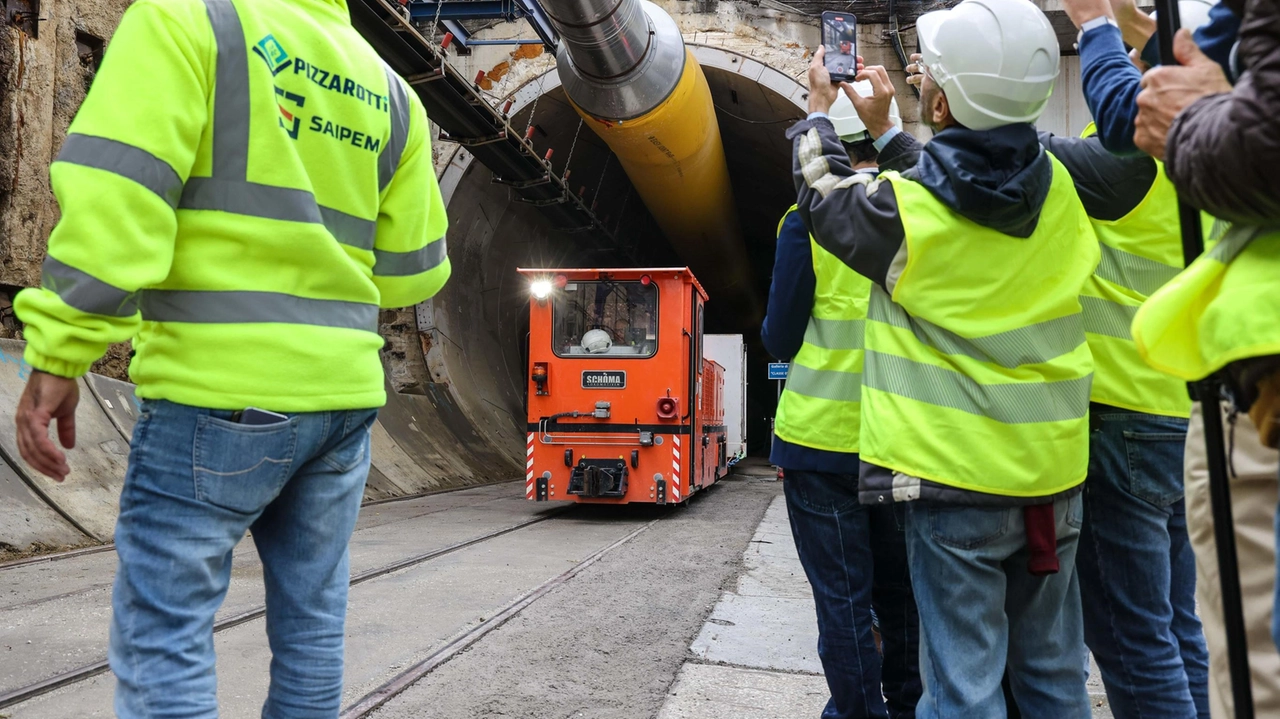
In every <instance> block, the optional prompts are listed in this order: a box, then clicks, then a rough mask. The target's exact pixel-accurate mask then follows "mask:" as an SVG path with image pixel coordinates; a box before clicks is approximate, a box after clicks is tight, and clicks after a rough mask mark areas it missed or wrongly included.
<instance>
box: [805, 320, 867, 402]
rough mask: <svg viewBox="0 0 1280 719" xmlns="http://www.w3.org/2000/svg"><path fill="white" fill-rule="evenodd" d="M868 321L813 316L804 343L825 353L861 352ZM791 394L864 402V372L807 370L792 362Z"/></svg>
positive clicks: (838, 400) (837, 400)
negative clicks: (826, 351)
mask: <svg viewBox="0 0 1280 719" xmlns="http://www.w3.org/2000/svg"><path fill="white" fill-rule="evenodd" d="M864 327H865V325H864V320H833V319H819V318H817V317H813V316H810V317H809V325H808V327H806V328H805V332H804V343H805V344H807V345H813V346H814V347H818V348H820V349H824V350H835V351H839V350H860V349H862V339H863V330H864ZM786 388H787V391H789V392H795V393H796V394H802V395H804V396H806V397H816V398H818V399H827V400H832V401H836V402H859V401H861V399H862V373H860V372H842V371H840V370H824V369H815V368H813V367H806V366H805V365H803V364H800V363H799V362H797V361H796V360H792V361H791V368H790V369H789V370H788V372H787V387H786Z"/></svg>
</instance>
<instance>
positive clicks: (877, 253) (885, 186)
mask: <svg viewBox="0 0 1280 719" xmlns="http://www.w3.org/2000/svg"><path fill="white" fill-rule="evenodd" d="M787 136H788V137H790V138H791V139H792V141H793V143H794V144H793V148H792V153H793V154H792V166H793V173H794V177H795V183H796V205H797V207H798V210H799V212H800V216H801V217H803V218H804V221H805V224H806V225H807V226H808V227H809V230H810V231H811V232H812V233H813V238H814V240H815V241H816V242H817V243H818V245H819V246H821V247H822V248H823V249H825V250H826V251H827V252H830V253H831V254H833V255H835V256H836V257H838V258H839V259H840V260H841V261H842V262H844V263H845V264H846V265H847V266H848V267H849V268H851V269H852V270H853V271H854V272H857V273H859V274H861V275H862V276H864V277H866V278H868V279H870V280H871V281H873V282H877V283H879V284H881V285H882V286H883V285H884V284H885V283H886V281H887V277H888V275H889V268H890V266H891V265H892V262H893V258H894V256H895V255H896V254H897V252H898V250H899V249H901V247H902V243H903V241H904V237H905V232H904V230H903V228H902V219H901V218H900V217H899V216H898V203H897V199H896V197H895V195H894V192H893V186H892V184H891V183H889V182H884V181H882V180H878V179H875V178H874V177H872V176H871V175H870V174H868V173H857V172H855V171H854V170H853V167H852V165H851V164H850V162H849V156H848V155H847V154H846V153H845V150H844V145H842V144H841V143H840V138H839V136H837V135H836V132H835V128H834V127H832V125H831V123H830V122H829V121H828V120H825V119H817V120H812V121H810V120H802V121H800V122H799V123H797V124H796V125H795V126H793V127H792V128H791V129H790V130H788V131H787Z"/></svg>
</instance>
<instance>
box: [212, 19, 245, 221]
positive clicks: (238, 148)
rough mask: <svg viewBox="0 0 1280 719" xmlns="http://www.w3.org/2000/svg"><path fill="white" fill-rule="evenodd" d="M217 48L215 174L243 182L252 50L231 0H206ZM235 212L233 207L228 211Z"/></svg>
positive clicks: (214, 100)
mask: <svg viewBox="0 0 1280 719" xmlns="http://www.w3.org/2000/svg"><path fill="white" fill-rule="evenodd" d="M204 4H205V10H206V11H207V12H208V13H209V24H210V25H212V26H213V40H214V43H215V44H216V45H217V48H218V64H217V69H216V73H215V81H214V88H213V176H214V177H216V178H218V179H221V180H240V181H243V180H244V179H245V177H247V176H248V170H249V50H248V48H246V47H245V43H244V29H243V28H241V27H240V15H239V14H238V13H236V7H235V5H233V4H231V0H204ZM227 211H228V212H233V211H234V210H227Z"/></svg>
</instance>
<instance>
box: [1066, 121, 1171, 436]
mask: <svg viewBox="0 0 1280 719" xmlns="http://www.w3.org/2000/svg"><path fill="white" fill-rule="evenodd" d="M1092 134H1094V130H1093V125H1092V124H1090V126H1089V128H1087V129H1086V130H1085V131H1084V134H1083V135H1082V136H1083V137H1088V136H1090V135H1092ZM1090 220H1091V222H1092V223H1093V230H1094V233H1095V234H1097V237H1098V246H1099V248H1100V249H1101V251H1102V261H1101V262H1100V263H1099V265H1098V269H1097V270H1096V271H1095V272H1094V273H1093V276H1092V277H1090V278H1089V281H1088V282H1087V283H1086V284H1085V286H1084V291H1083V292H1082V293H1081V297H1080V304H1081V306H1082V307H1083V308H1084V329H1085V333H1086V336H1087V337H1088V339H1089V349H1090V350H1091V351H1092V352H1093V362H1094V376H1093V393H1092V399H1093V401H1095V402H1100V403H1102V404H1106V405H1110V406H1113V407H1123V408H1125V409H1131V410H1134V411H1137V412H1147V413H1150V414H1159V415H1167V416H1171V417H1187V416H1189V415H1190V414H1191V399H1190V397H1189V396H1188V395H1187V388H1186V385H1185V384H1183V383H1182V382H1180V381H1178V380H1177V379H1176V378H1174V377H1171V376H1169V375H1167V374H1165V373H1163V372H1158V371H1156V370H1154V369H1152V368H1151V367H1150V366H1148V365H1147V363H1146V362H1144V361H1143V360H1142V357H1140V356H1139V355H1138V348H1137V347H1136V346H1135V345H1134V343H1133V336H1132V335H1131V334H1130V332H1129V327H1130V325H1132V324H1133V317H1134V315H1136V314H1137V312H1138V308H1139V307H1140V306H1142V303H1143V302H1145V301H1146V299H1147V297H1149V296H1150V295H1151V294H1152V293H1153V292H1155V291H1156V290H1158V289H1160V287H1162V286H1163V285H1164V284H1165V283H1166V282H1168V281H1169V280H1172V279H1173V278H1174V277H1176V276H1177V274H1178V273H1179V272H1181V271H1182V240H1181V236H1180V235H1179V233H1178V194H1177V191H1176V190H1174V188H1173V183H1172V182H1169V178H1168V177H1167V176H1165V172H1164V165H1163V164H1161V163H1160V162H1158V161H1157V162H1156V178H1155V182H1153V183H1152V184H1151V189H1150V190H1148V191H1147V196H1146V197H1144V198H1143V200H1142V202H1141V203H1140V204H1139V205H1138V206H1137V207H1135V208H1134V209H1133V210H1132V211H1130V212H1129V214H1127V215H1125V216H1124V217H1121V218H1120V219H1118V220H1112V221H1107V220H1098V219H1093V218H1090Z"/></svg>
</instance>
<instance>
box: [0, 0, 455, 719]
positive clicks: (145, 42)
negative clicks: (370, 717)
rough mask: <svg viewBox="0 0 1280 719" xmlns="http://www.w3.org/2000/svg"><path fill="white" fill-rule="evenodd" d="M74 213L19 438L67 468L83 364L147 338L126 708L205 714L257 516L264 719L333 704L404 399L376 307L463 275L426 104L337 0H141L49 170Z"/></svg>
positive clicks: (131, 528)
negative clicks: (352, 588) (391, 379)
mask: <svg viewBox="0 0 1280 719" xmlns="http://www.w3.org/2000/svg"><path fill="white" fill-rule="evenodd" d="M50 173H51V176H52V181H53V188H54V192H55V194H56V195H57V198H58V202H59V204H60V206H61V209H62V219H61V221H60V222H59V223H58V225H57V227H56V228H55V229H54V232H53V235H52V237H50V239H49V256H48V259H47V260H46V261H45V265H44V279H43V283H42V284H43V287H42V288H41V289H32V290H26V291H24V292H22V293H21V294H20V295H19V296H18V298H17V303H16V307H17V312H18V315H19V317H20V318H21V319H22V320H23V321H24V322H25V323H26V337H27V340H28V344H27V348H26V360H27V361H28V362H29V363H30V364H31V365H32V366H33V367H34V368H35V370H36V372H35V373H34V374H33V375H32V377H31V380H30V382H29V384H28V386H27V391H26V393H25V394H24V395H23V397H22V400H21V403H20V406H19V408H18V415H17V425H18V430H17V431H18V443H19V447H20V449H21V451H22V454H23V457H24V458H25V459H26V460H27V461H28V462H30V463H31V465H32V466H33V467H35V468H36V469H38V470H40V471H41V472H43V473H45V474H47V475H49V476H50V477H52V478H54V480H57V481H61V480H62V479H64V478H65V477H66V475H67V473H68V471H69V468H68V465H67V460H66V457H65V455H64V454H63V453H62V452H61V451H60V450H59V449H58V448H57V446H56V445H55V444H54V443H53V442H52V441H51V440H50V438H49V435H48V430H49V425H50V424H51V423H52V422H56V423H57V425H58V434H59V437H60V439H61V442H62V444H63V446H66V447H70V446H71V445H72V442H73V441H74V434H75V430H74V423H73V421H74V420H73V417H74V412H75V406H76V402H77V399H78V396H77V391H76V387H77V385H76V382H75V378H77V377H79V376H81V375H83V374H84V373H85V372H87V371H88V369H89V366H90V364H91V363H92V362H94V361H95V360H97V359H98V358H99V357H101V356H102V355H103V353H104V352H105V350H106V347H107V345H108V343H111V342H121V341H124V340H128V339H131V338H132V339H134V348H135V350H136V354H135V356H134V357H133V361H132V364H131V366H130V374H131V376H132V378H133V379H134V381H135V382H137V384H138V390H137V392H138V396H139V397H141V398H142V399H143V407H142V411H141V414H140V418H139V422H138V425H137V429H136V430H135V433H134V437H133V447H132V449H133V451H132V454H131V456H130V464H129V472H128V475H127V477H126V480H125V486H124V491H123V495H122V496H121V500H120V517H119V522H118V525H117V528H116V546H117V549H118V552H119V556H120V569H119V573H118V575H117V579H116V585H115V594H114V598H113V609H114V614H113V619H112V624H111V649H110V658H111V667H112V669H113V670H114V671H115V673H116V676H117V678H118V689H117V692H116V712H117V714H118V715H119V716H121V717H138V716H143V715H145V716H197V715H198V716H213V715H214V714H215V713H216V710H217V699H216V681H215V675H214V672H213V664H214V653H213V641H212V633H211V629H212V624H213V616H214V612H215V611H216V610H217V608H218V606H219V605H220V604H221V602H222V599H223V597H224V596H225V594H226V591H227V585H228V580H229V573H230V569H231V552H232V549H233V548H234V547H235V545H236V543H237V542H238V541H239V540H240V538H241V537H243V536H244V534H245V531H246V530H248V529H252V531H253V535H254V540H255V543H256V546H257V551H258V554H259V555H260V556H261V558H262V562H263V567H264V576H265V581H266V589H267V600H268V601H267V607H268V610H267V631H268V634H269V635H270V640H271V648H272V651H273V653H274V661H273V663H272V671H271V689H270V693H269V696H268V698H267V702H266V708H265V709H264V713H263V716H264V717H279V716H285V715H286V714H287V715H288V716H303V715H306V716H335V715H336V713H337V710H338V706H339V700H340V698H341V693H342V645H343V623H344V617H345V611H346V595H347V574H348V572H347V542H348V540H349V539H350V535H351V531H352V529H353V526H354V524H355V520H356V514H357V511H358V509H359V505H360V499H361V494H362V490H363V487H364V482H365V476H366V474H367V471H368V468H369V430H370V426H371V425H372V423H373V421H374V418H375V416H376V408H377V407H379V406H381V405H382V404H383V403H384V402H385V401H386V397H385V391H384V389H383V387H384V385H383V372H382V367H381V364H380V361H379V357H378V350H379V348H380V347H381V346H382V338H381V337H379V335H378V310H379V308H380V307H400V306H406V305H411V304H416V303H418V302H421V301H423V300H425V299H427V298H429V297H431V296H432V295H434V294H435V293H436V292H437V291H439V289H440V288H441V286H442V285H443V284H444V283H445V281H446V280H447V279H448V277H449V272H450V266H449V260H448V257H447V256H446V254H445V240H444V234H445V229H446V224H447V220H446V217H445V211H444V205H443V200H442V198H441V196H440V191H439V187H438V186H437V184H436V180H435V176H434V172H433V168H432V163H431V148H430V141H429V137H428V127H427V117H426V113H425V111H424V110H423V108H422V105H421V103H420V101H419V100H418V98H417V96H416V95H414V94H413V93H412V92H410V91H409V88H408V86H407V85H406V84H405V83H404V81H403V80H401V79H400V78H399V77H397V76H396V74H395V73H394V72H392V71H391V70H390V69H389V68H387V66H386V65H385V64H384V63H383V62H382V61H381V60H380V59H379V57H378V55H377V54H376V53H375V52H374V50H373V49H372V48H371V47H369V45H368V44H367V43H366V42H365V41H364V40H363V39H362V38H361V37H360V35H359V34H358V33H357V32H356V30H355V29H354V28H352V27H351V24H350V19H349V15H348V10H347V6H346V3H345V1H344V0H306V1H305V2H301V1H296V2H282V1H280V0H256V1H255V2H248V1H247V0H163V1H161V0H140V2H137V3H136V4H134V5H133V6H132V7H131V8H130V9H129V11H128V12H126V13H125V16H124V19H123V20H122V21H121V24H120V27H119V30H118V31H117V33H116V35H115V38H114V40H113V42H112V43H111V46H110V48H109V50H108V52H107V54H106V58H105V59H104V61H103V65H102V68H101V71H100V72H99V74H98V75H97V77H96V79H95V80H94V84H93V88H92V91H91V92H90V93H89V96H88V98H86V100H85V102H84V105H83V107H82V108H81V109H80V112H79V114H78V115H77V116H76V119H75V122H74V123H72V125H71V128H70V132H69V134H68V136H67V140H66V143H65V144H64V145H63V147H62V150H61V152H60V154H59V155H58V157H57V159H56V161H55V162H54V164H53V167H52V169H51V171H50Z"/></svg>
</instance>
